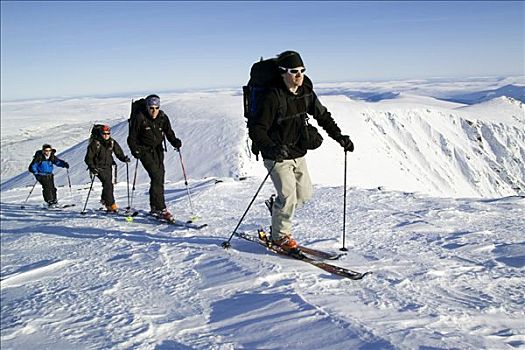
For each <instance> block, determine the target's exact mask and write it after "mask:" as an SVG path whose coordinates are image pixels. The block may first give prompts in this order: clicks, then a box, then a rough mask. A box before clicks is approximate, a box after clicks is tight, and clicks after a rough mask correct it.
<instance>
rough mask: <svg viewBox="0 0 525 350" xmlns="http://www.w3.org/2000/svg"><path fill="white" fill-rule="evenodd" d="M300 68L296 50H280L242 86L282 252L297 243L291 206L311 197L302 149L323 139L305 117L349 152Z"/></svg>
mask: <svg viewBox="0 0 525 350" xmlns="http://www.w3.org/2000/svg"><path fill="white" fill-rule="evenodd" d="M305 71H306V68H305V65H304V63H303V60H302V58H301V56H300V55H299V53H297V52H295V51H284V52H282V53H281V54H279V55H278V56H277V57H276V58H272V59H268V60H262V59H261V61H260V62H257V63H255V64H254V65H253V66H252V69H251V72H250V81H249V82H248V85H247V86H245V87H244V88H243V92H244V107H245V110H244V111H245V116H246V118H247V119H248V120H247V123H248V133H249V136H250V138H251V140H252V143H253V144H252V151H253V152H254V153H256V154H258V153H259V152H260V154H261V155H262V157H263V159H264V166H265V167H266V168H267V169H268V171H269V173H270V177H271V179H272V182H273V184H274V186H275V190H276V192H277V198H276V199H275V201H274V202H273V205H272V207H271V211H272V236H271V240H272V244H274V245H278V246H280V247H281V248H283V249H284V250H286V251H293V250H296V249H297V246H298V245H297V242H296V241H295V239H294V238H293V237H292V219H293V216H294V214H295V210H296V208H297V206H299V205H301V204H303V203H304V202H305V201H308V200H309V199H310V198H311V196H312V191H313V188H312V183H311V180H310V175H309V173H308V168H307V165H306V159H305V155H306V152H307V151H308V150H309V149H316V148H318V147H319V146H320V145H321V143H322V141H323V138H322V136H321V135H320V134H319V133H318V131H317V129H316V128H315V127H314V126H312V125H310V123H309V122H308V119H309V117H308V115H311V116H313V118H314V119H315V120H316V122H317V124H319V125H320V126H321V127H322V128H323V129H324V130H325V131H326V132H327V134H328V135H329V136H330V137H331V138H333V139H334V140H335V141H337V142H338V143H339V144H340V145H341V146H342V147H343V149H344V150H345V151H350V152H352V151H353V150H354V145H353V143H352V141H351V140H350V137H348V136H347V135H343V134H342V133H341V129H340V128H339V127H338V126H337V124H336V123H335V121H334V119H333V118H332V116H331V114H330V112H328V110H327V109H326V107H324V106H323V105H322V104H321V102H320V101H319V99H318V98H317V96H316V94H315V92H314V90H313V84H312V82H311V80H310V79H309V78H308V77H307V76H306V75H305V74H304V73H305Z"/></svg>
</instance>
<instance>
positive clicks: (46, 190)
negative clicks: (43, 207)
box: [35, 174, 57, 203]
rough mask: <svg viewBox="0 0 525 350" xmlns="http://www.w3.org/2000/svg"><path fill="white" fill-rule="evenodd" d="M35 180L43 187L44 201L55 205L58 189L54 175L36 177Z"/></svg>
mask: <svg viewBox="0 0 525 350" xmlns="http://www.w3.org/2000/svg"><path fill="white" fill-rule="evenodd" d="M35 178H36V179H37V181H38V182H40V184H41V185H42V195H43V196H44V201H46V202H47V203H55V202H56V201H57V189H56V187H55V179H54V176H53V174H49V175H35Z"/></svg>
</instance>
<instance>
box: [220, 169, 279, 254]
mask: <svg viewBox="0 0 525 350" xmlns="http://www.w3.org/2000/svg"><path fill="white" fill-rule="evenodd" d="M275 164H277V161H274V162H273V165H272V167H271V168H270V170H269V171H268V174H266V176H265V177H264V180H263V181H262V183H261V185H260V186H259V188H258V189H257V192H255V196H253V198H252V201H251V202H250V204H249V205H248V208H246V211H245V212H244V214H243V215H242V217H241V220H239V223H238V224H237V226H235V229H234V230H233V232H232V234H231V235H230V238H228V240H227V241H224V242H222V244H221V246H222V247H223V248H224V249H227V248H230V247H231V244H230V241H231V239H232V237H233V235H235V232H237V229H238V228H239V226H240V225H241V222H242V221H243V220H244V217H245V216H246V214H247V213H248V210H250V207H251V206H252V204H253V202H254V201H255V198H257V195H258V194H259V191H261V188H262V187H263V185H264V183H265V182H266V180H267V179H268V176H270V174H271V173H272V171H273V168H275Z"/></svg>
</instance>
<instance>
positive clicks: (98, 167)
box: [84, 125, 130, 213]
mask: <svg viewBox="0 0 525 350" xmlns="http://www.w3.org/2000/svg"><path fill="white" fill-rule="evenodd" d="M93 136H94V138H93V139H92V140H91V141H90V143H89V145H88V148H87V153H86V156H85V158H84V162H85V163H86V164H87V166H88V169H89V171H90V172H91V175H92V176H96V177H98V178H99V180H100V182H102V196H101V201H100V202H101V203H102V205H104V206H105V207H106V210H107V211H108V212H114V213H116V212H117V211H118V206H117V204H116V203H115V197H114V195H113V178H112V171H111V166H112V165H113V164H115V161H114V160H113V153H115V156H117V158H118V159H119V160H120V161H122V162H126V163H128V162H129V161H130V159H129V157H128V156H126V155H125V154H124V151H122V148H121V147H120V145H119V144H118V142H117V141H116V140H114V139H113V138H112V137H111V129H110V127H109V126H108V125H104V126H102V127H101V128H100V129H99V130H98V132H95V134H94V135H93Z"/></svg>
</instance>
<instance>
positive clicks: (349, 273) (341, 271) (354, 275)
mask: <svg viewBox="0 0 525 350" xmlns="http://www.w3.org/2000/svg"><path fill="white" fill-rule="evenodd" d="M235 235H236V236H237V237H240V238H243V239H245V240H248V241H250V242H255V243H257V244H259V245H261V246H263V247H266V249H268V250H270V251H272V252H274V253H276V254H279V255H284V256H287V257H290V258H293V259H296V260H300V261H304V262H306V263H308V264H311V265H314V266H316V267H318V268H320V269H322V270H324V271H326V272H328V273H331V274H333V275H337V276H340V277H345V278H349V279H351V280H360V279H362V278H363V277H365V276H366V275H368V274H370V273H371V272H357V271H353V270H350V269H347V268H344V267H340V266H335V265H332V264H329V263H326V262H324V261H320V260H316V259H313V258H311V257H309V256H307V255H306V254H302V253H301V251H300V250H299V251H298V252H297V253H290V252H287V251H285V250H283V249H281V248H280V247H279V246H268V245H267V244H266V243H265V242H264V241H263V240H261V239H259V238H258V237H255V236H252V235H249V234H246V233H243V232H236V233H235Z"/></svg>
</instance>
